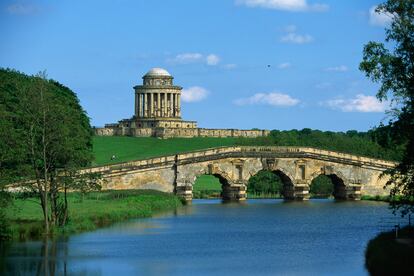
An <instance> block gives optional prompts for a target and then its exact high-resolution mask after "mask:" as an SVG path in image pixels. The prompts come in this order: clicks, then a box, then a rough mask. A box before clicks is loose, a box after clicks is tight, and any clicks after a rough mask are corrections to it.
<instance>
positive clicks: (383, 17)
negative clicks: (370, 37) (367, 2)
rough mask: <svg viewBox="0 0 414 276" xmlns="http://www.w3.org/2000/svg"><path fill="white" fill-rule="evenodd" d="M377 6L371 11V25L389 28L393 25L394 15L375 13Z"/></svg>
mask: <svg viewBox="0 0 414 276" xmlns="http://www.w3.org/2000/svg"><path fill="white" fill-rule="evenodd" d="M376 8H377V6H373V7H371V8H370V9H369V23H370V24H371V25H373V26H387V25H389V24H391V21H392V19H393V15H392V14H390V13H388V12H385V13H378V12H376V11H375V9H376Z"/></svg>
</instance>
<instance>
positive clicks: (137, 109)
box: [135, 94, 141, 117]
mask: <svg viewBox="0 0 414 276" xmlns="http://www.w3.org/2000/svg"><path fill="white" fill-rule="evenodd" d="M140 96H141V94H135V116H136V117H141V113H140V110H141V108H140V103H141V99H140Z"/></svg>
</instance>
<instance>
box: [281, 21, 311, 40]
mask: <svg viewBox="0 0 414 276" xmlns="http://www.w3.org/2000/svg"><path fill="white" fill-rule="evenodd" d="M283 30H284V32H286V33H287V34H285V35H284V36H282V37H281V38H280V41H281V42H284V43H294V44H305V43H309V42H312V41H313V37H312V36H311V35H308V34H305V35H301V34H298V33H296V30H297V27H296V26H295V25H288V26H286V27H285V28H284V29H283Z"/></svg>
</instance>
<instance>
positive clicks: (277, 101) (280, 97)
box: [234, 92, 299, 106]
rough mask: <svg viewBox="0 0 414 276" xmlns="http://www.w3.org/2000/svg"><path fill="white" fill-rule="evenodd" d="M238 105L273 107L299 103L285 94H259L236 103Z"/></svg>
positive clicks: (238, 100)
mask: <svg viewBox="0 0 414 276" xmlns="http://www.w3.org/2000/svg"><path fill="white" fill-rule="evenodd" d="M234 103H235V104H236V105H254V104H262V105H271V106H294V105H297V104H298V103H299V100H298V99H295V98H292V97H291V96H289V95H287V94H283V93H276V92H274V93H257V94H254V95H253V96H251V97H248V98H240V99H237V100H235V101H234Z"/></svg>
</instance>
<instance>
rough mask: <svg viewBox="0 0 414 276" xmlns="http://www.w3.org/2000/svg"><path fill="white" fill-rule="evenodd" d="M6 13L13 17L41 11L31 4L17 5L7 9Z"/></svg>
mask: <svg viewBox="0 0 414 276" xmlns="http://www.w3.org/2000/svg"><path fill="white" fill-rule="evenodd" d="M6 11H7V12H8V13H9V14H13V15H30V14H36V13H38V12H39V11H40V9H39V7H38V6H35V5H31V4H22V3H15V4H11V5H9V6H7V7H6Z"/></svg>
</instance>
